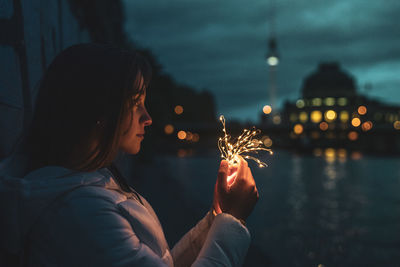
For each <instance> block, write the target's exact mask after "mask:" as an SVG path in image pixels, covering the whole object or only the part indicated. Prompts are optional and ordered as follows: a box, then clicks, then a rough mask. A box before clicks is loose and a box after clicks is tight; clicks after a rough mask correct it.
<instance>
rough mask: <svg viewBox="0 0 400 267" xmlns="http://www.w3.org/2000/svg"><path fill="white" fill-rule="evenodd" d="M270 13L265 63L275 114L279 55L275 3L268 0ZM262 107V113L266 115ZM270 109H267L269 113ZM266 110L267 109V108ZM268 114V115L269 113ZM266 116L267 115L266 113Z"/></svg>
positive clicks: (273, 0) (270, 97)
mask: <svg viewBox="0 0 400 267" xmlns="http://www.w3.org/2000/svg"><path fill="white" fill-rule="evenodd" d="M270 3H271V5H270V12H269V26H270V29H269V39H268V48H267V49H268V51H267V54H266V61H267V63H268V68H269V79H268V92H269V100H270V103H271V104H270V105H271V108H272V112H273V113H276V111H277V104H276V91H277V82H276V69H277V66H278V64H279V55H278V51H277V41H276V34H275V15H276V2H275V0H270ZM266 107H267V106H265V107H264V113H266V112H265V111H266V110H265V109H266ZM271 108H269V110H270V112H271ZM267 109H268V108H267ZM270 112H269V113H270ZM266 114H268V113H266Z"/></svg>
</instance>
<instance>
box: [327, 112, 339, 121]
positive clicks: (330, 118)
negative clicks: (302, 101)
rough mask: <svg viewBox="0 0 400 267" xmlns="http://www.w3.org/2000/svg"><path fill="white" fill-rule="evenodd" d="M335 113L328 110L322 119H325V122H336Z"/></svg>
mask: <svg viewBox="0 0 400 267" xmlns="http://www.w3.org/2000/svg"><path fill="white" fill-rule="evenodd" d="M336 116H337V115H336V112H335V111H333V110H328V111H326V112H325V115H324V117H325V120H326V121H327V122H331V121H334V120H336Z"/></svg>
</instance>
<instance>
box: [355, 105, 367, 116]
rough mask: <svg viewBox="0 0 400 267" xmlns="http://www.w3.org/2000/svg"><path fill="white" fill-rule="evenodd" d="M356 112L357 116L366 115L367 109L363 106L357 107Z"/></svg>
mask: <svg viewBox="0 0 400 267" xmlns="http://www.w3.org/2000/svg"><path fill="white" fill-rule="evenodd" d="M357 111H358V114H360V115H365V114H367V108H366V107H365V106H359V107H358V109H357Z"/></svg>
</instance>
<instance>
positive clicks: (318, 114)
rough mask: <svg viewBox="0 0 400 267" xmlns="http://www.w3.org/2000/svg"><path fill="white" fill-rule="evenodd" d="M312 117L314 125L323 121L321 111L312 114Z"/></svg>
mask: <svg viewBox="0 0 400 267" xmlns="http://www.w3.org/2000/svg"><path fill="white" fill-rule="evenodd" d="M310 117H311V121H312V122H313V123H319V122H320V121H321V120H322V113H321V111H319V110H314V111H313V112H311V115H310Z"/></svg>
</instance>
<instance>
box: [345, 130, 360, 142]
mask: <svg viewBox="0 0 400 267" xmlns="http://www.w3.org/2000/svg"><path fill="white" fill-rule="evenodd" d="M347 137H348V138H349V140H350V141H355V140H357V139H358V133H357V132H355V131H351V132H349V134H348V135H347Z"/></svg>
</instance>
